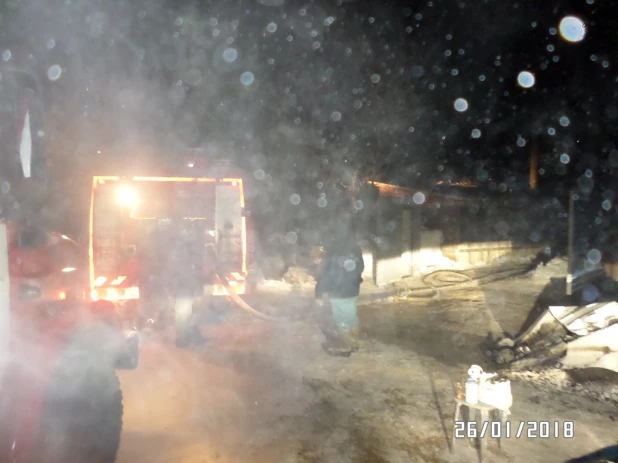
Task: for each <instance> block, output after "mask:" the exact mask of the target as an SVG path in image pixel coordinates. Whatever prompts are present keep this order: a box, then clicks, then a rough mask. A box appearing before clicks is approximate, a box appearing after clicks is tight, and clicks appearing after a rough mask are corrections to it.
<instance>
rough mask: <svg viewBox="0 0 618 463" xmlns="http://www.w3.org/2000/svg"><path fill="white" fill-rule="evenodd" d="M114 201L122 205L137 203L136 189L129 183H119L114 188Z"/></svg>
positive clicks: (131, 205)
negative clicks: (116, 187)
mask: <svg viewBox="0 0 618 463" xmlns="http://www.w3.org/2000/svg"><path fill="white" fill-rule="evenodd" d="M116 201H117V202H118V203H119V204H120V205H122V206H129V207H134V206H135V205H137V202H138V196H137V190H136V189H135V188H134V187H132V186H129V185H120V186H119V187H118V189H117V190H116Z"/></svg>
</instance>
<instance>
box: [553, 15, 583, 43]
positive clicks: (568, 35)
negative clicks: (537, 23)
mask: <svg viewBox="0 0 618 463" xmlns="http://www.w3.org/2000/svg"><path fill="white" fill-rule="evenodd" d="M559 29H560V35H561V36H562V38H563V39H564V40H566V41H567V42H581V41H582V40H583V39H584V36H585V35H586V26H585V24H584V22H583V21H582V20H581V19H579V18H577V17H575V16H565V17H564V18H562V21H560V25H559Z"/></svg>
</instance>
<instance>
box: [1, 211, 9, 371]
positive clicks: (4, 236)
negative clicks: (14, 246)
mask: <svg viewBox="0 0 618 463" xmlns="http://www.w3.org/2000/svg"><path fill="white" fill-rule="evenodd" d="M9 291H10V286H9V246H8V232H7V229H6V224H5V223H2V222H0V365H2V363H3V360H4V358H5V357H4V356H5V354H6V353H7V352H8V347H9V334H10V322H11V320H10V315H11V312H10V306H9V296H10V294H9Z"/></svg>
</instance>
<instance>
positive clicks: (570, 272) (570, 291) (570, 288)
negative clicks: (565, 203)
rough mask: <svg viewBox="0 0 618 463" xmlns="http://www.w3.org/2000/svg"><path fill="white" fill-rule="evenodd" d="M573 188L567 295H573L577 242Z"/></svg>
mask: <svg viewBox="0 0 618 463" xmlns="http://www.w3.org/2000/svg"><path fill="white" fill-rule="evenodd" d="M574 195H575V194H574V192H573V190H569V245H568V246H569V247H568V250H567V252H568V256H569V263H568V270H567V278H566V293H567V296H572V295H573V270H574V268H573V267H574V265H575V255H574V249H573V248H574V243H575V198H574Z"/></svg>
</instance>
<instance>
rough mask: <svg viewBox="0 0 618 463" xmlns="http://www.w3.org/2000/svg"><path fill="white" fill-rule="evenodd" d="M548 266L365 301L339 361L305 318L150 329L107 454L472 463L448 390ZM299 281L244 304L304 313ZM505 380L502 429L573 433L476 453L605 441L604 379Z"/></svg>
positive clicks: (536, 451) (521, 310) (126, 380)
mask: <svg viewBox="0 0 618 463" xmlns="http://www.w3.org/2000/svg"><path fill="white" fill-rule="evenodd" d="M550 269H551V264H550V266H548V267H545V268H544V269H541V270H540V271H539V270H537V272H535V273H534V274H529V275H526V276H518V277H510V278H505V279H498V280H497V281H493V282H490V283H487V284H480V283H478V282H475V281H473V282H470V283H468V284H465V285H461V286H457V287H453V288H450V289H446V290H444V291H440V293H439V296H437V297H433V298H427V297H416V295H415V294H412V293H408V296H405V294H406V293H405V292H404V293H402V295H401V296H400V297H394V298H392V302H388V301H382V302H371V300H369V299H364V301H365V302H364V303H363V305H362V307H361V308H360V316H361V322H362V333H363V341H362V345H361V350H360V352H358V353H356V354H353V355H352V356H351V357H350V358H336V357H329V356H327V355H326V354H325V353H324V352H323V351H322V349H321V347H320V343H321V341H322V338H321V334H320V331H319V330H318V328H317V326H316V325H315V323H314V321H313V318H312V317H305V318H303V319H302V320H300V321H294V322H283V323H276V324H272V325H269V327H268V329H264V330H258V329H253V330H252V329H248V327H250V326H253V325H255V324H256V323H257V324H262V323H263V322H261V321H254V320H250V319H248V318H246V316H244V315H238V314H235V315H234V316H233V317H231V321H229V322H228V323H226V324H222V325H221V326H220V327H219V328H217V327H214V328H212V327H211V329H210V331H209V332H210V333H212V334H214V333H216V332H219V334H220V335H219V336H217V337H213V339H215V340H214V341H213V342H212V343H211V344H210V345H204V346H200V347H199V348H195V349H193V350H190V351H182V350H178V349H176V348H175V347H174V346H173V344H172V343H171V342H170V341H171V340H169V339H166V338H165V337H164V336H161V337H160V338H156V337H152V338H150V339H149V340H148V341H147V342H146V344H145V345H144V350H143V356H142V365H141V366H140V368H139V369H138V370H137V371H134V372H131V371H126V372H121V381H122V386H123V392H124V398H125V410H126V415H125V426H124V434H123V441H122V445H121V450H120V454H119V458H118V462H119V463H128V462H140V461H148V462H153V463H156V462H172V461H173V462H181V463H185V462H196V463H197V462H223V463H226V462H269V463H270V462H274V461H277V462H285V463H287V462H290V463H292V462H294V463H310V462H311V463H313V462H337V463H338V462H342V463H348V462H349V463H352V462H367V463H369V462H372V463H373V462H376V463H382V462H411V461H412V462H417V461H418V462H449V461H458V462H459V461H460V462H473V461H477V460H476V458H477V457H476V455H475V450H474V449H473V448H472V446H471V445H470V443H469V442H468V441H467V440H460V441H458V445H457V449H456V452H455V453H454V454H451V453H450V448H449V445H450V444H449V440H450V436H451V433H452V426H453V421H452V420H453V412H454V403H453V397H454V395H455V392H456V385H457V383H458V382H460V381H461V380H462V378H463V376H464V375H465V372H466V371H467V368H468V367H469V366H470V365H471V364H480V365H482V366H483V367H485V368H486V369H489V370H491V368H492V367H491V365H490V363H489V362H488V361H487V356H486V353H485V352H484V351H483V350H482V349H480V347H479V346H480V344H481V343H482V341H483V340H484V339H485V337H486V336H487V333H488V332H499V331H500V332H502V331H511V332H513V331H516V330H517V329H518V328H519V326H520V325H521V324H522V323H523V321H524V320H525V318H526V316H527V315H528V312H529V311H530V308H531V307H532V306H533V305H534V303H535V301H536V298H537V297H538V295H539V294H540V292H541V291H542V289H543V287H544V285H545V284H546V282H547V275H545V274H543V272H547V273H550V272H549V270H550ZM556 271H558V272H561V271H562V270H561V268H558V269H557V270H556ZM554 273H555V272H554ZM554 276H560V275H554ZM420 284H421V283H420V281H413V280H410V281H408V282H406V285H407V286H409V287H414V286H415V285H420ZM301 289H302V290H301ZM311 289H312V288H311V285H310V284H308V285H301V286H300V287H299V286H297V287H294V286H292V285H289V284H279V283H269V284H268V285H266V286H265V287H264V288H263V289H262V296H263V297H260V296H258V295H256V296H253V299H252V303H253V304H254V306H255V307H256V308H258V309H262V310H264V311H269V312H276V313H279V314H281V315H286V316H292V315H294V314H296V315H298V314H306V313H307V309H308V308H309V307H310V304H311ZM260 304H261V306H260ZM511 379H512V382H513V393H514V400H515V401H514V405H513V407H512V409H511V411H512V413H513V414H512V416H511V421H512V422H513V423H514V426H516V425H518V424H519V423H520V422H522V421H550V422H552V423H553V422H555V421H560V422H561V423H562V422H564V421H573V422H574V424H575V438H573V439H569V440H566V439H564V438H559V439H556V438H552V439H535V438H527V437H522V438H519V439H516V438H515V437H512V438H510V439H504V441H503V449H504V455H500V454H499V453H498V449H497V447H496V445H495V443H491V442H490V444H489V454H488V456H487V458H486V460H485V461H489V462H491V461H496V462H503V461H504V462H506V461H509V462H520V461H521V462H526V463H531V462H537V461H539V462H541V461H565V460H567V459H569V458H573V457H576V456H579V455H582V454H585V453H588V452H591V451H593V450H596V449H599V448H601V447H604V446H608V445H612V444H614V445H615V444H616V433H615V430H616V423H615V420H616V418H618V402H616V401H617V400H618V397H616V388H615V386H611V385H610V386H607V385H598V384H592V385H590V384H584V385H578V384H577V383H576V380H575V379H573V378H570V377H568V376H567V375H566V374H565V373H563V372H559V371H548V372H544V373H534V374H533V373H518V374H512V376H511ZM612 387H613V389H612ZM595 391H597V392H595ZM591 392H594V393H591Z"/></svg>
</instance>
